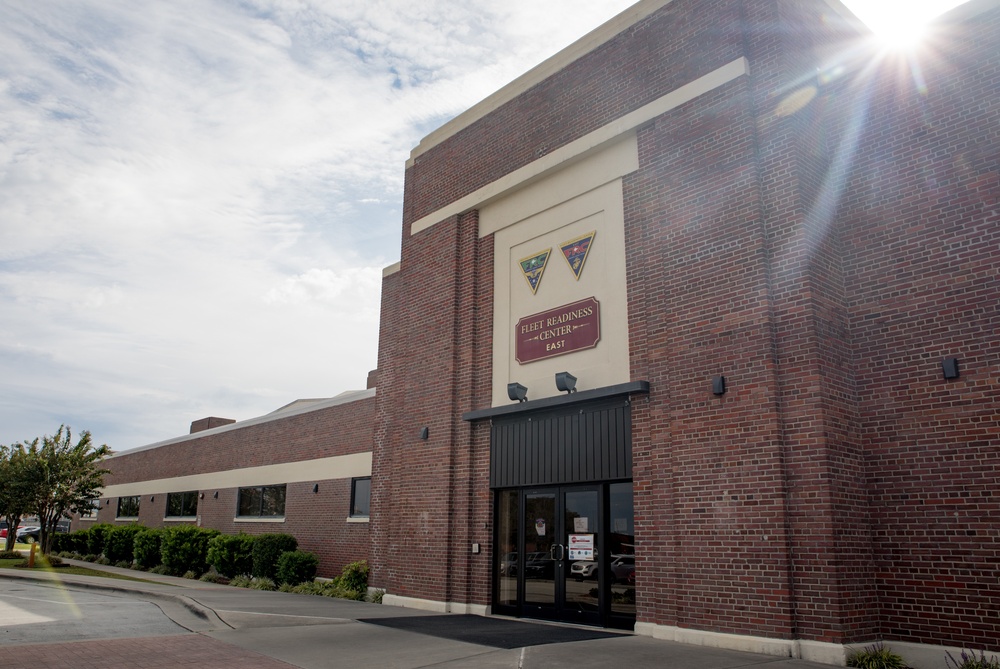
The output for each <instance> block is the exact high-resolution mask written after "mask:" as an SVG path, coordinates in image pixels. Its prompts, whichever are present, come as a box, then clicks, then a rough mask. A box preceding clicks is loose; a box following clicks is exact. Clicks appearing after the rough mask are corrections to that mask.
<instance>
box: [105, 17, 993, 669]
mask: <svg viewBox="0 0 1000 669" xmlns="http://www.w3.org/2000/svg"><path fill="white" fill-rule="evenodd" d="M998 90H1000V2H997V0H973V2H970V3H968V4H966V5H964V6H963V7H961V8H959V9H957V10H955V11H953V12H951V13H950V14H948V15H946V16H945V17H943V18H942V19H941V20H940V21H939V22H938V24H937V26H936V28H935V30H934V32H933V34H932V35H931V37H930V38H929V39H928V41H927V42H926V44H925V45H924V46H923V47H922V51H920V52H919V53H918V55H917V57H916V58H915V59H914V58H904V57H902V56H900V55H896V54H892V53H887V52H881V51H879V50H878V49H877V47H875V46H874V45H873V44H871V42H870V40H869V39H868V38H867V37H866V33H865V31H864V30H863V29H862V28H860V27H859V25H858V24H857V23H856V21H854V20H853V18H852V17H851V16H850V14H849V13H848V12H847V11H846V10H844V9H843V8H842V7H840V6H839V5H838V4H837V3H836V2H835V0H831V1H830V2H825V1H823V0H726V1H723V0H643V1H642V2H640V3H638V4H637V5H635V6H634V7H632V8H631V9H629V10H627V11H626V12H624V13H622V14H621V15H619V16H618V17H616V18H615V19H613V20H612V21H610V22H608V23H607V24H605V25H604V26H601V27H600V28H598V29H597V30H595V31H594V32H593V33H591V34H589V35H587V36H585V37H584V38H583V39H581V40H580V41H578V42H577V43H575V44H574V45H572V46H570V47H569V48H567V49H566V50H564V51H563V52H561V53H559V54H557V55H556V56H554V57H553V58H552V59H550V60H548V61H546V62H545V63H543V64H541V65H539V66H538V67H537V68H535V69H534V70H532V71H530V72H528V73H527V74H525V75H524V76H523V77H521V78H520V79H518V80H516V81H514V82H512V83H511V84H510V85H508V86H506V87H505V88H503V89H501V90H500V91H498V92H497V93H495V94H494V95H493V96H491V97H490V98H487V99H486V100H484V101H483V102H481V103H480V104H478V105H476V106H475V107H473V108H471V109H469V110H468V111H467V112H465V113H463V114H461V115H460V116H458V117H456V118H455V119H454V120H452V121H451V122H449V123H447V124H445V125H444V126H442V127H441V128H440V129H438V130H437V131H435V132H434V133H432V134H431V135H429V136H428V137H427V138H425V139H424V140H423V141H422V142H421V143H420V144H419V146H417V147H416V148H415V149H414V150H413V152H412V154H411V158H410V160H409V161H408V162H407V165H406V185H405V193H404V209H403V211H404V214H403V221H402V249H401V260H400V262H399V263H398V264H396V265H393V266H392V267H390V268H387V269H386V271H385V273H384V279H383V295H382V315H381V319H382V320H381V334H380V346H379V361H378V369H379V371H378V388H377V394H375V395H374V397H370V396H366V397H364V398H362V399H357V400H355V401H353V402H350V403H341V404H338V405H337V406H332V407H325V408H315V409H310V410H307V411H304V412H303V413H301V414H298V415H296V416H294V417H288V418H287V419H285V418H282V417H281V416H277V417H274V418H273V419H272V420H269V421H268V420H265V422H263V423H261V424H259V425H249V426H245V427H240V426H241V425H244V424H239V423H238V424H236V425H232V426H223V427H218V428H215V429H213V430H210V431H209V433H215V436H213V437H211V439H212V441H211V442H208V441H205V440H206V439H208V438H209V437H198V436H197V435H192V436H191V437H187V438H182V439H180V440H173V441H179V442H180V443H177V444H174V443H172V442H171V444H170V450H169V451H168V450H165V449H163V448H162V445H154V446H159V447H160V448H159V453H161V454H163V453H167V452H169V453H180V452H181V450H180V449H182V448H183V449H188V450H187V451H184V455H183V457H177V458H175V457H173V456H171V467H172V469H170V473H169V476H170V477H185V476H198V475H199V472H203V471H207V470H209V469H210V470H211V471H216V472H219V471H228V470H230V469H233V468H237V467H238V468H254V467H267V466H272V465H274V466H277V465H279V464H282V465H283V464H289V463H293V462H294V463H303V462H307V461H309V460H311V459H316V458H342V457H347V456H348V455H351V454H353V455H357V456H359V457H360V456H361V455H362V454H364V455H365V456H366V457H368V458H370V460H369V463H368V469H366V470H364V471H362V470H355V469H350V471H348V469H338V470H337V471H338V472H339V473H338V474H337V475H332V474H331V475H324V476H323V477H320V476H319V475H318V474H317V475H314V476H312V477H311V478H310V477H308V476H305V477H299V478H296V479H295V480H294V481H293V480H291V479H289V480H287V481H285V479H284V478H282V477H280V476H279V477H276V476H271V477H270V478H269V477H263V478H259V480H258V479H254V480H255V482H254V483H253V484H252V485H269V484H270V483H271V482H273V483H286V484H287V490H286V499H287V503H288V510H287V514H286V517H285V518H283V521H282V522H283V523H284V525H283V527H285V529H288V530H292V531H293V533H296V534H297V533H298V532H299V531H302V532H306V531H311V532H319V533H318V534H314V535H310V537H311V538H310V539H309V541H303V540H302V537H301V536H300V542H301V543H302V545H303V547H304V548H307V549H309V550H317V549H316V548H315V546H320V545H323V546H328V547H329V549H328V550H329V551H331V552H330V553H329V555H330V557H329V564H330V565H334V564H335V563H337V562H338V561H340V560H343V559H345V557H344V556H343V555H340V554H336V555H335V554H333V551H335V550H336V548H335V547H336V546H340V545H342V544H343V543H344V542H346V543H347V544H348V545H350V546H351V547H352V548H351V552H352V554H354V552H355V549H356V553H357V554H367V555H368V559H369V561H370V562H371V565H372V577H371V585H372V586H375V587H378V588H382V589H384V590H385V592H386V594H385V597H384V600H383V601H384V602H385V603H387V604H397V605H404V606H414V607H421V608H428V609H434V610H440V611H453V612H471V613H481V614H489V613H493V614H506V615H513V616H525V617H541V618H551V619H557V620H564V621H570V622H578V623H583V624H592V625H601V626H609V627H623V628H627V629H634V630H635V631H636V632H637V633H642V634H648V635H653V636H657V637H661V638H670V639H677V640H681V641H688V642H694V643H701V644H706V645H719V646H727V647H736V648H746V649H752V650H758V651H762V652H767V653H772V654H777V655H791V656H795V657H804V658H809V659H815V660H820V661H824V662H830V663H835V664H836V663H843V660H844V651H845V647H846V645H847V644H857V643H864V642H871V641H873V640H879V639H881V640H885V641H888V642H891V643H892V644H893V646H894V648H896V649H897V650H902V651H903V652H904V654H905V655H906V656H907V659H909V660H910V661H911V663H919V655H920V652H921V650H922V649H928V648H936V647H938V646H965V647H977V648H992V649H994V650H995V649H997V648H998V647H1000V643H998V641H997V640H998V638H1000V585H998V583H1000V493H998V492H997V489H998V483H1000V411H998V409H997V407H998V395H1000V390H998V385H997V381H998V368H1000V362H998V361H1000V337H998V336H997V332H998V331H1000V313H998V304H1000V279H998V275H1000V251H998V244H1000V213H998V211H1000V167H998V165H1000V96H998V95H997V93H996V92H997V91H998ZM369 392H371V391H369ZM265 418H266V417H265ZM345 425H346V426H347V427H345ZM334 426H336V427H335V428H334ZM240 430H253V432H244V433H242V434H243V435H245V436H248V437H249V436H250V435H253V436H252V438H250V439H248V440H244V441H243V442H241V443H243V444H244V446H242V447H237V446H236V445H235V444H236V442H235V441H232V442H228V441H227V440H238V439H240V438H241V437H240V434H241V432H240ZM265 430H273V431H276V433H275V434H273V435H268V436H265V434H264V432H261V433H260V434H258V432H257V431H265ZM277 432H280V438H278V434H277ZM225 443H230V444H231V445H229V446H226V445H225ZM248 443H250V444H253V447H252V448H249V449H248V448H247V447H246V446H245V444H248ZM279 443H280V444H282V446H281V447H278V446H276V444H279ZM199 444H202V445H199ZM208 444H214V445H213V446H212V447H211V448H205V447H204V445H208ZM317 444H323V446H322V447H319V446H317ZM286 445H287V446H286ZM156 451H157V449H155V448H153V447H151V449H150V450H149V451H145V452H140V453H137V454H135V455H134V456H133V455H131V454H126V455H124V456H121V457H119V458H115V459H114V461H113V463H114V478H113V479H112V480H111V481H110V485H109V488H108V490H107V491H105V493H106V495H107V497H108V499H109V500H111V499H113V498H116V497H118V496H119V495H126V494H128V495H131V494H134V493H133V492H132V490H133V488H132V487H129V486H134V485H138V483H137V482H140V481H144V480H146V479H147V478H149V474H148V472H149V470H150V468H151V467H154V466H156V467H158V466H160V465H159V464H154V461H155V462H156V463H162V462H163V461H162V459H161V460H155V458H154V456H149V458H150V459H148V460H145V461H144V460H143V459H142V458H143V457H145V456H144V453H153V452H156ZM215 452H218V453H225V454H228V455H225V456H222V457H223V459H224V460H225V461H222V460H218V459H217V458H216V459H215V460H213V457H215V456H212V455H210V454H211V453H215ZM189 453H190V454H189ZM237 453H239V457H237V455H236V454H237ZM160 457H161V458H162V457H164V456H162V455H161V456H160ZM242 458H249V460H243V459H242ZM125 462H128V463H129V467H128V471H126V468H125V467H123V463H125ZM173 468H177V469H176V470H175V469H173ZM369 474H370V476H371V513H370V523H367V524H354V523H350V522H342V519H341V518H340V517H339V516H338V515H337V514H338V513H339V514H340V516H343V517H344V518H346V517H347V515H349V514H345V513H344V512H343V511H340V509H347V508H349V502H348V501H346V500H347V499H348V498H349V497H350V494H349V488H350V487H351V481H353V480H356V479H357V478H358V477H362V478H364V477H365V476H367V475H369ZM319 478H322V480H318V479H319ZM264 479H266V481H265V480H264ZM191 481H192V482H191V485H190V486H189V489H191V490H199V491H202V492H204V493H205V497H206V498H208V497H209V496H210V495H209V493H213V494H212V495H211V498H212V500H211V502H210V501H209V499H202V500H200V501H199V506H198V513H199V515H203V517H204V518H205V519H210V522H211V524H212V525H213V526H218V527H220V529H227V530H228V529H235V528H238V527H241V526H239V525H237V524H236V523H235V522H234V521H233V510H234V509H235V508H237V499H236V496H237V494H238V491H239V488H240V486H242V485H244V484H243V483H238V484H237V483H233V484H226V485H223V484H221V483H220V484H218V485H216V486H202V485H201V484H200V483H199V484H198V485H195V482H194V479H191ZM199 481H200V479H199ZM317 484H318V486H319V488H318V492H312V491H313V490H314V486H315V485H317ZM246 485H251V484H250V483H247V484H246ZM139 487H141V488H142V491H141V495H146V494H147V492H148V493H150V494H151V496H153V495H152V492H153V491H152V490H151V489H149V490H147V487H148V486H146V485H145V484H144V483H143V484H142V485H141V486H139ZM161 487H162V486H161ZM215 488H218V490H219V493H220V495H219V498H218V500H219V502H218V503H219V505H220V506H219V507H213V506H212V504H215V497H214V489H215ZM136 489H138V488H136ZM156 492H157V493H159V492H160V490H159V489H158V490H157V491H156ZM328 495H333V497H326V496H328ZM156 499H157V500H159V499H161V498H160V497H159V495H158V494H157V495H156ZM292 500H296V501H295V508H294V509H293V503H292ZM320 502H326V506H323V504H321V503H320ZM330 504H334V508H336V509H338V511H336V512H334V513H333V514H332V516H331V514H330V513H329V509H330V508H331V507H330ZM147 508H149V507H147V506H146V502H145V499H143V506H142V507H141V509H140V511H139V517H140V519H143V520H145V519H146V518H145V515H144V514H146V513H147ZM216 508H219V509H222V511H214V510H213V509H216ZM106 513H107V514H109V513H110V512H109V511H105V510H104V508H103V507H102V511H101V514H106ZM148 513H149V520H151V521H154V522H157V521H160V520H162V517H161V516H162V514H161V509H160V508H158V507H157V508H153V509H151V510H149V511H148ZM213 513H214V514H215V515H212V514H213ZM331 517H332V518H333V519H334V522H332V523H331V521H330V518H331ZM249 525H250V526H251V527H262V525H260V524H254V523H250V524H249ZM307 528H308V530H307ZM323 542H327V543H325V544H324V543H323ZM331 568H332V567H331ZM913 658H917V659H913Z"/></svg>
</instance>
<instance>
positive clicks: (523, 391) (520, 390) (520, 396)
mask: <svg viewBox="0 0 1000 669" xmlns="http://www.w3.org/2000/svg"><path fill="white" fill-rule="evenodd" d="M507 397H509V398H510V399H512V400H515V401H517V402H527V401H528V389H527V387H525V386H522V385H521V384H520V383H517V382H516V381H515V382H514V383H508V384H507Z"/></svg>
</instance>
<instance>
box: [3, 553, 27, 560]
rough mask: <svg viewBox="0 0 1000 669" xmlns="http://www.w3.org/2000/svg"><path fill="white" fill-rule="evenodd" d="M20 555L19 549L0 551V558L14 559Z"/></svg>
mask: <svg viewBox="0 0 1000 669" xmlns="http://www.w3.org/2000/svg"><path fill="white" fill-rule="evenodd" d="M19 557H24V556H23V555H21V551H0V560H16V559H17V558H19Z"/></svg>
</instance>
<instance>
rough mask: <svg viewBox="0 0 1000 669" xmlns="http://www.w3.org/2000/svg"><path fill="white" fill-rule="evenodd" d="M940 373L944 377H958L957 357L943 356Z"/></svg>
mask: <svg viewBox="0 0 1000 669" xmlns="http://www.w3.org/2000/svg"><path fill="white" fill-rule="evenodd" d="M941 373H942V374H944V378H946V379H957V378H958V358H945V359H944V360H943V361H942V362H941Z"/></svg>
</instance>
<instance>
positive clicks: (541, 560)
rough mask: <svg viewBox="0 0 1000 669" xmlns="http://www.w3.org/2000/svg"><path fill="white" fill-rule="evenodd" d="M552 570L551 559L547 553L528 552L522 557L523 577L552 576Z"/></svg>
mask: <svg viewBox="0 0 1000 669" xmlns="http://www.w3.org/2000/svg"><path fill="white" fill-rule="evenodd" d="M554 571H555V570H554V568H553V561H552V558H551V557H550V556H549V554H548V553H545V552H543V551H540V552H536V553H528V554H527V555H526V556H525V558H524V577H525V578H552V574H553V572H554Z"/></svg>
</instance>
